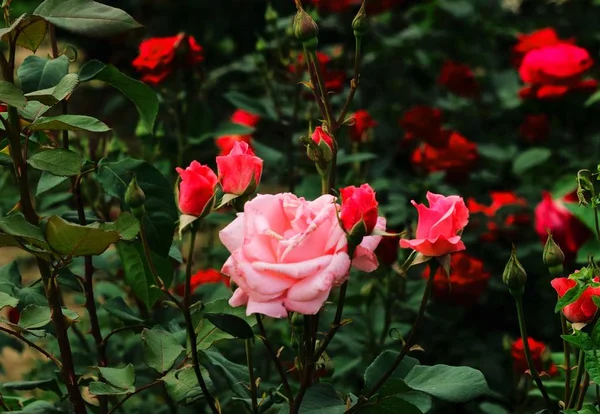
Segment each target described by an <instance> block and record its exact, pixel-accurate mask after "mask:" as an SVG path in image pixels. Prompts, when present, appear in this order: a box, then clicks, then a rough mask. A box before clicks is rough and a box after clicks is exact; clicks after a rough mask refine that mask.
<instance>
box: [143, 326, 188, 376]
mask: <svg viewBox="0 0 600 414" xmlns="http://www.w3.org/2000/svg"><path fill="white" fill-rule="evenodd" d="M142 351H143V354H144V362H145V363H146V365H148V366H149V367H150V368H154V369H155V370H156V371H158V372H159V373H164V372H166V371H168V370H169V369H171V367H172V366H173V364H174V363H175V361H176V360H177V358H179V355H181V353H182V352H183V351H184V349H183V347H182V346H181V344H180V343H179V340H178V339H177V338H175V337H174V336H173V335H172V334H170V333H168V332H165V331H158V330H150V329H144V330H143V331H142Z"/></svg>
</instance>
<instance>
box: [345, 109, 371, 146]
mask: <svg viewBox="0 0 600 414" xmlns="http://www.w3.org/2000/svg"><path fill="white" fill-rule="evenodd" d="M376 125H377V122H375V120H374V119H373V118H372V117H371V115H370V114H369V112H367V111H365V110H364V109H361V110H359V111H356V113H355V114H354V124H353V125H352V126H351V127H350V140H351V141H352V142H367V141H368V132H369V130H370V129H371V128H373V127H375V126H376Z"/></svg>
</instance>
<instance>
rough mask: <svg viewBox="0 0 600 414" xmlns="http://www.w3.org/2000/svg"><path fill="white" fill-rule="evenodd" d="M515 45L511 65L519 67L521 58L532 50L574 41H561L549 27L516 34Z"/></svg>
mask: <svg viewBox="0 0 600 414" xmlns="http://www.w3.org/2000/svg"><path fill="white" fill-rule="evenodd" d="M517 40H518V41H517V44H516V45H515V46H514V47H513V56H514V58H513V63H514V64H515V66H517V67H518V66H519V65H520V64H521V61H522V60H523V57H524V56H525V55H526V54H527V53H528V52H531V51H532V50H536V49H541V48H543V47H546V46H554V45H557V44H559V43H573V42H574V39H564V40H561V39H559V37H558V34H557V33H556V31H555V30H554V29H552V28H551V27H546V28H544V29H540V30H536V31H535V32H532V33H528V34H518V35H517Z"/></svg>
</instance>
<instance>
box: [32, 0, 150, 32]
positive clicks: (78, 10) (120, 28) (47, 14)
mask: <svg viewBox="0 0 600 414" xmlns="http://www.w3.org/2000/svg"><path fill="white" fill-rule="evenodd" d="M33 14H34V15H36V16H41V17H43V18H44V19H46V20H47V21H49V22H50V23H52V24H54V25H56V26H57V27H60V28H61V29H65V30H67V31H70V32H73V33H77V34H81V35H85V36H90V37H108V36H114V35H117V34H119V33H122V32H125V31H128V30H131V29H136V28H138V27H142V26H141V25H140V24H139V23H138V22H136V21H135V20H134V19H133V18H132V17H131V16H130V15H128V14H127V13H125V12H124V11H123V10H120V9H117V8H115V7H110V6H107V5H105V4H102V3H97V2H95V1H92V0H45V1H44V2H43V3H42V4H40V5H39V6H38V7H37V9H35V11H34V12H33Z"/></svg>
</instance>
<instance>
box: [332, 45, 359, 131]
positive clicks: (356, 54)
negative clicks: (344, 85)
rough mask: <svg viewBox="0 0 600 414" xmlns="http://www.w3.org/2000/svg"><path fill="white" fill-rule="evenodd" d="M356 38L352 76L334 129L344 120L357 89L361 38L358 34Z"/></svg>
mask: <svg viewBox="0 0 600 414" xmlns="http://www.w3.org/2000/svg"><path fill="white" fill-rule="evenodd" d="M355 39H356V47H355V52H354V77H353V78H352V80H351V81H350V93H349V94H348V98H346V102H345V103H344V107H343V108H342V112H341V113H340V116H339V118H338V120H337V122H336V123H335V125H336V129H337V128H339V126H340V125H342V122H344V118H345V117H346V114H347V113H348V109H350V104H351V103H352V100H353V99H354V95H355V94H356V90H357V89H358V83H359V78H360V61H361V48H362V39H361V38H360V37H359V36H356V37H355Z"/></svg>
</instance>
